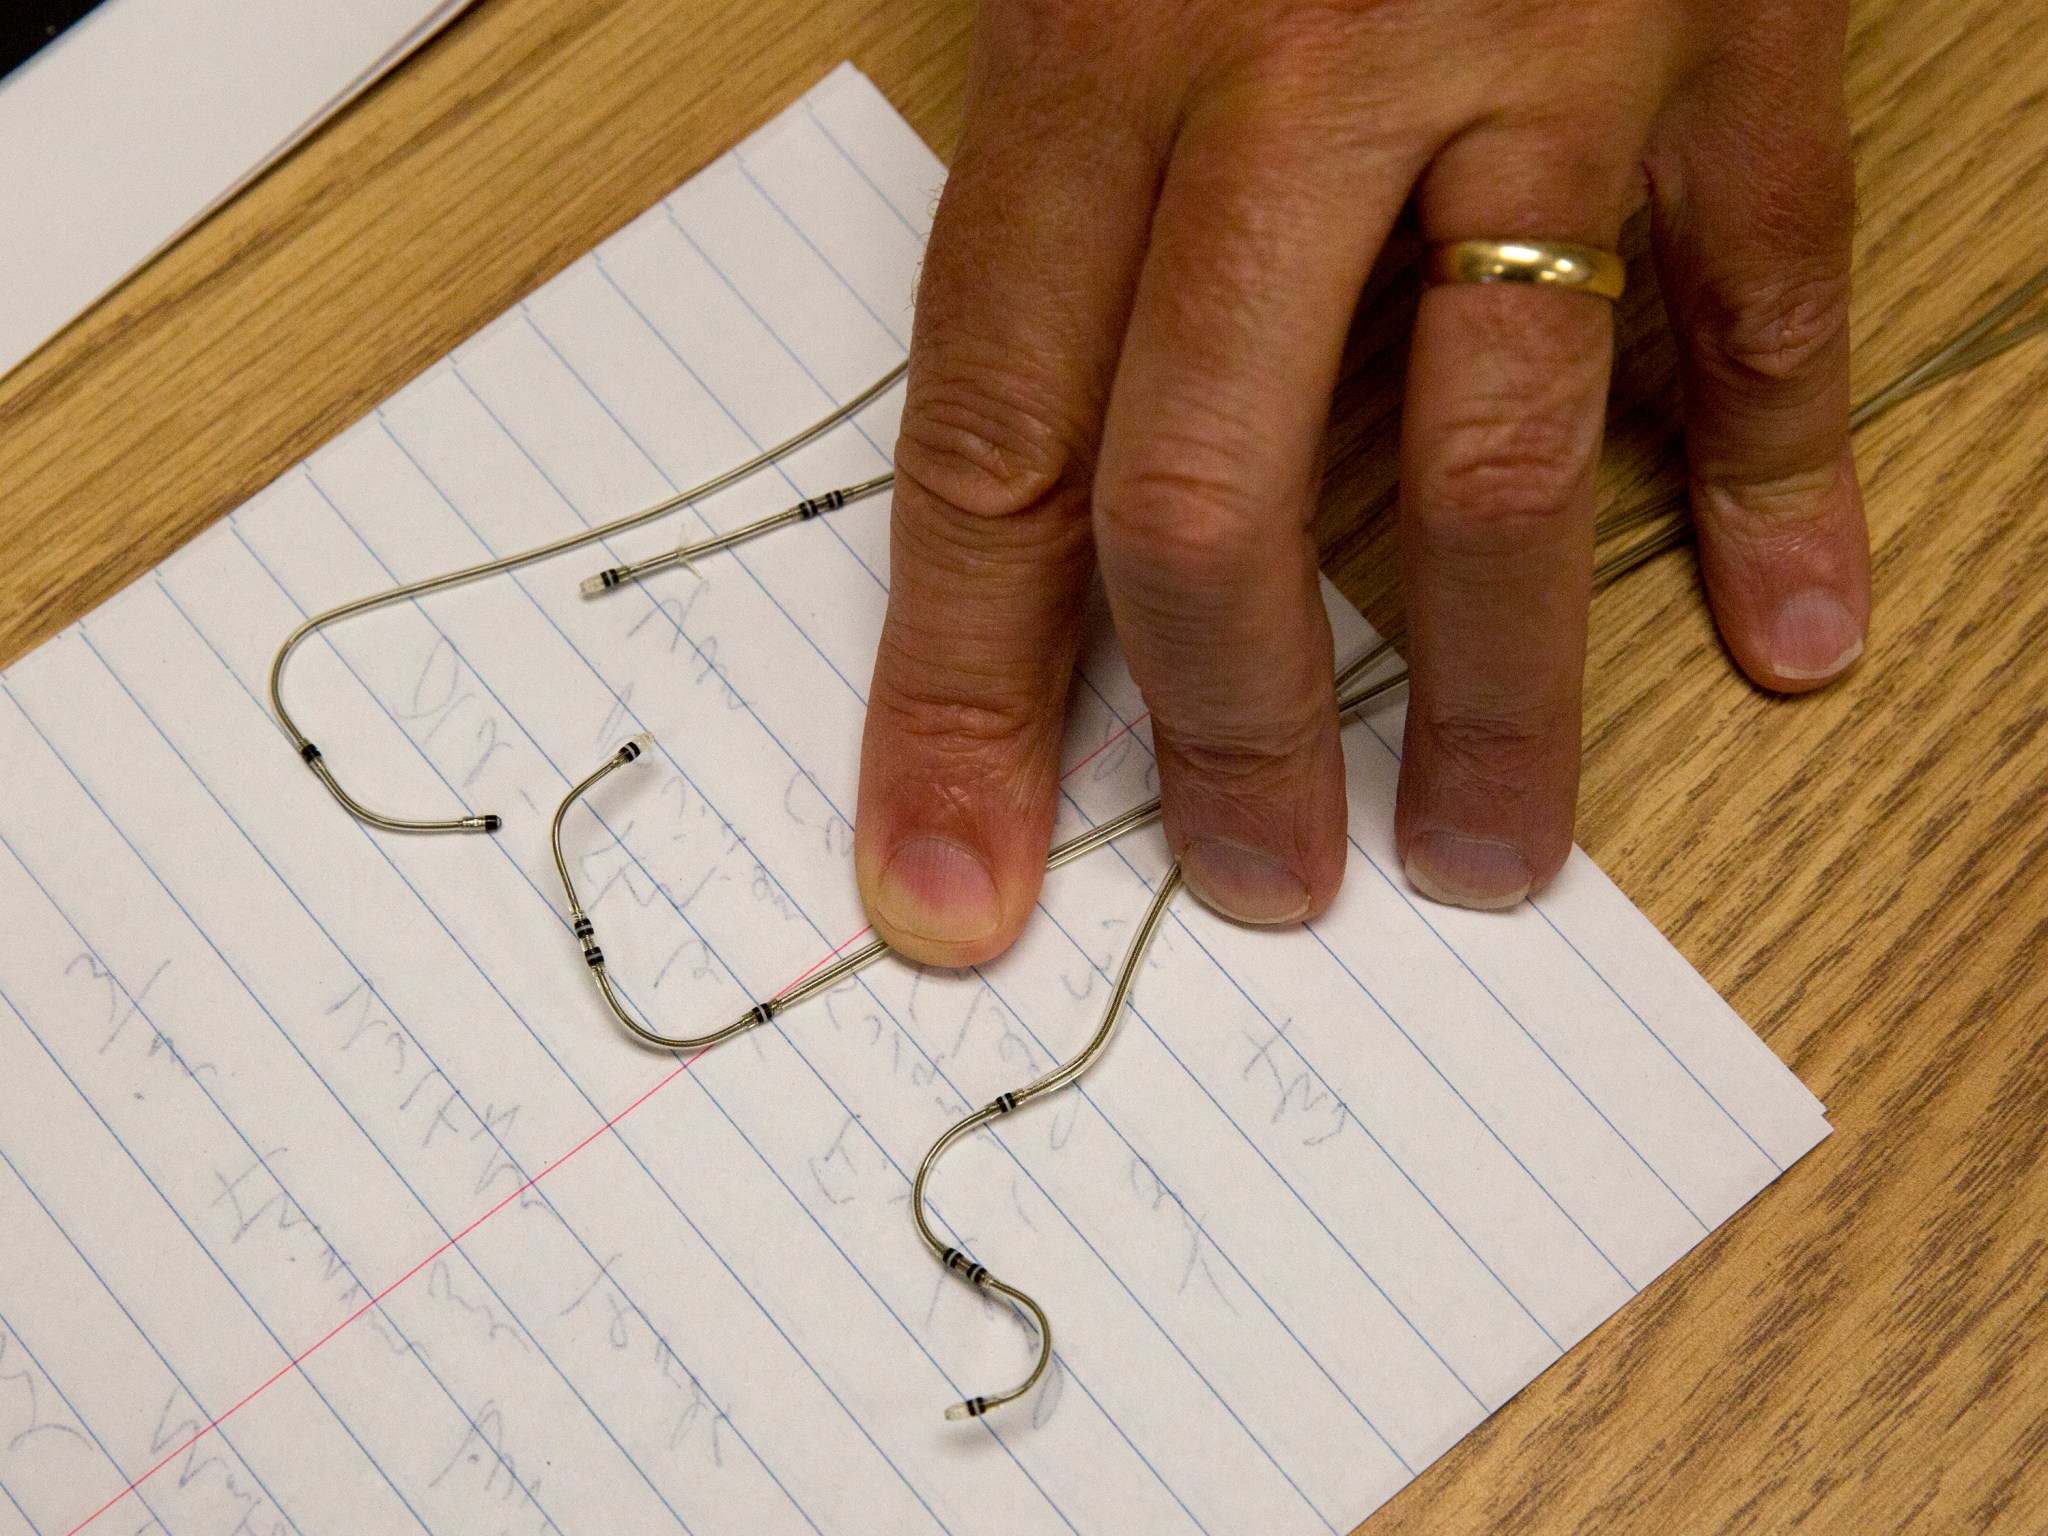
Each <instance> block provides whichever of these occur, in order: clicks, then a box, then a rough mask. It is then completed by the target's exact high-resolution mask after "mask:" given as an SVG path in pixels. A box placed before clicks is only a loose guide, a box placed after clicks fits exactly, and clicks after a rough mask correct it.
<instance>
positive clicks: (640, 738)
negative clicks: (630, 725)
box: [619, 731, 654, 763]
mask: <svg viewBox="0 0 2048 1536" xmlns="http://www.w3.org/2000/svg"><path fill="white" fill-rule="evenodd" d="M653 750H654V737H653V736H652V735H651V734H650V733H648V732H646V731H642V732H641V733H640V734H639V735H637V736H635V737H634V738H633V739H632V740H630V741H628V742H627V743H626V744H625V745H624V746H623V747H621V748H619V761H620V762H622V763H630V762H632V761H633V760H634V759H635V758H637V757H641V756H644V755H645V754H647V753H649V752H652V751H653Z"/></svg>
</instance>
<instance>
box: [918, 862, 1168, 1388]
mask: <svg viewBox="0 0 2048 1536" xmlns="http://www.w3.org/2000/svg"><path fill="white" fill-rule="evenodd" d="M1179 889H1180V865H1179V864H1178V863H1174V864H1169V865H1168V866H1167V867H1166V874H1165V877H1164V878H1163V879H1161V880H1160V882H1159V888H1158V889H1157V890H1156V891H1154V892H1153V893H1152V901H1151V904H1150V905H1149V906H1147V907H1146V908H1145V916H1144V919H1143V921H1141V922H1140V923H1139V924H1138V931H1137V933H1136V934H1135V935H1133V937H1132V939H1131V947H1130V949H1129V950H1128V951H1126V952H1125V954H1124V963H1123V965H1122V966H1121V967H1119V968H1118V970H1117V974H1116V984H1115V985H1114V986H1113V987H1112V988H1111V989H1110V994H1109V1006H1108V1007H1107V1008H1105V1009H1104V1010H1103V1013H1102V1022H1101V1023H1100V1024H1099V1025H1097V1026H1096V1029H1095V1034H1094V1035H1093V1036H1092V1037H1091V1038H1090V1039H1089V1041H1088V1043H1087V1044H1086V1045H1084V1046H1082V1047H1081V1049H1080V1050H1079V1051H1078V1052H1076V1053H1075V1054H1074V1055H1073V1056H1072V1057H1070V1058H1069V1059H1067V1060H1066V1061H1063V1062H1061V1063H1060V1064H1059V1065H1058V1066H1056V1067H1054V1068H1053V1069H1052V1070H1051V1071H1050V1072H1047V1073H1046V1074H1045V1075H1044V1076H1043V1077H1038V1078H1034V1079H1033V1080H1032V1081H1031V1082H1029V1083H1026V1084H1025V1085H1024V1086H1023V1087H1022V1088H1013V1089H1011V1090H1010V1091H1009V1092H1008V1093H1004V1094H999V1095H998V1096H997V1097H996V1098H994V1099H992V1100H990V1101H989V1102H988V1103H986V1104H984V1105H983V1106H982V1107H981V1108H980V1109H977V1110H976V1111H974V1113H973V1114H971V1115H967V1116H964V1117H963V1118H962V1119H960V1120H958V1121H956V1122H954V1124H953V1125H951V1126H950V1127H948V1128H947V1130H946V1133H945V1134H944V1135H943V1136H941V1137H940V1138H939V1139H938V1140H937V1141H935V1142H933V1143H932V1148H931V1150H930V1151H929V1152H927V1153H925V1155H924V1161H923V1162H922V1163H920V1164H918V1168H917V1178H916V1179H915V1180H914V1181H913V1182H912V1184H911V1186H910V1214H911V1218H912V1220H914V1221H915V1222H916V1223H917V1235H918V1236H919V1237H921V1238H923V1239H924V1243H925V1246H926V1247H927V1248H929V1249H931V1251H932V1253H933V1254H934V1255H935V1256H936V1257H937V1258H938V1261H939V1262H940V1263H941V1264H943V1265H944V1266H945V1267H946V1269H947V1270H948V1271H949V1272H950V1273H952V1274H956V1275H958V1276H959V1277H960V1278H961V1279H962V1280H964V1281H965V1282H966V1283H967V1284H969V1285H971V1286H973V1287H975V1288H976V1289H977V1290H983V1291H993V1292H995V1293H996V1294H997V1295H998V1296H1001V1297H1003V1298H1004V1299H1006V1300H1007V1301H1009V1302H1011V1303H1012V1304H1013V1305H1015V1306H1016V1307H1017V1308H1018V1309H1019V1310H1020V1311H1022V1312H1024V1313H1025V1314H1027V1315H1028V1316H1029V1318H1030V1319H1031V1321H1032V1322H1033V1323H1034V1324H1035V1325H1036V1326H1037V1328H1038V1358H1037V1359H1036V1360H1034V1361H1033V1362H1032V1365H1031V1370H1030V1373H1029V1374H1028V1375H1026V1376H1025V1378H1024V1379H1023V1380H1022V1381H1020V1382H1019V1383H1017V1385H1016V1386H1014V1387H1011V1388H1010V1389H1009V1390H1008V1391H1007V1392H998V1393H995V1394H994V1395H993V1396H984V1397H970V1398H968V1399H967V1400H966V1401H965V1402H960V1403H955V1404H953V1406H952V1407H950V1408H948V1409H947V1410H946V1417H947V1418H949V1419H978V1418H980V1417H981V1416H982V1415H983V1414H985V1413H987V1412H989V1411H990V1410H991V1409H994V1408H1000V1407H1002V1406H1003V1405H1004V1404H1005V1403H1014V1402H1015V1401H1017V1399H1018V1398H1020V1397H1022V1396H1024V1395H1025V1394H1026V1393H1027V1392H1029V1391H1030V1390H1031V1389H1032V1388H1033V1387H1035V1386H1037V1385H1038V1383H1039V1380H1040V1379H1041V1378H1042V1377H1043V1376H1044V1375H1045V1368H1046V1367H1047V1366H1048V1365H1050V1364H1051V1363H1052V1324H1051V1322H1049V1321H1048V1320H1047V1318H1046V1315H1045V1309H1044V1308H1043V1307H1041V1306H1040V1305H1039V1304H1038V1303H1037V1302H1036V1301H1034V1300H1033V1299H1032V1298H1031V1297H1030V1296H1028V1295H1026V1294H1025V1293H1024V1292H1023V1291H1021V1290H1019V1289H1018V1288H1017V1287H1016V1286H1014V1285H1011V1284H1009V1283H1008V1282H1007V1281H1004V1280H1000V1279H998V1278H997V1277H996V1276H995V1275H993V1274H991V1273H990V1272H989V1270H988V1268H987V1266H985V1265H983V1264H979V1263H977V1262H976V1261H975V1260H974V1259H972V1258H970V1257H969V1256H968V1255H967V1254H965V1253H963V1252H961V1251H960V1250H959V1249H958V1248H955V1247H953V1246H952V1245H951V1244H950V1243H946V1242H942V1241H941V1240H940V1238H939V1235H938V1233H936V1232H934V1231H933V1230H932V1224H931V1221H930V1220H929V1218H928V1217H927V1216H926V1214H925V1186H926V1185H927V1184H928V1183H930V1181H931V1176H932V1170H933V1169H934V1168H935V1167H937V1166H938V1162H939V1159H940V1158H941V1157H943V1156H944V1155H945V1154H946V1152H947V1151H948V1150H949V1149H950V1148H951V1147H952V1146H953V1145H954V1144H955V1143H956V1142H958V1141H960V1140H961V1138H963V1137H965V1136H966V1135H968V1134H969V1133H970V1132H972V1131H977V1130H979V1129H981V1127H983V1126H984V1125H988V1124H990V1123H991V1122H993V1121H996V1120H1000V1119H1002V1118H1003V1117H1004V1116H1005V1115H1010V1114H1014V1113H1015V1112H1016V1111H1018V1110H1019V1109H1022V1108H1023V1107H1024V1106H1025V1105H1026V1104H1029V1103H1030V1102H1031V1101H1032V1100H1033V1099H1041V1098H1044V1097H1045V1096H1046V1095H1047V1094H1050V1093H1057V1092H1059V1090H1060V1089H1062V1088H1064V1087H1066V1086H1067V1085H1068V1084H1069V1083H1072V1082H1074V1081H1076V1080H1077V1079H1078V1078H1079V1077H1080V1076H1081V1074H1082V1073H1084V1072H1086V1071H1087V1070H1088V1069H1089V1068H1090V1067H1092V1066H1094V1065H1095V1063H1096V1062H1097V1061H1098V1060H1100V1059H1101V1057H1102V1053H1103V1052H1104V1051H1105V1050H1107V1049H1108V1047H1109V1040H1110V1036H1111V1035H1113V1034H1114V1033H1115V1032H1116V1026H1117V1021H1118V1019H1119V1018H1120V1017H1121V1016H1122V1014H1123V1011H1124V1004H1125V1002H1126V1001H1128V1000H1129V998H1130V995H1131V986H1132V984H1133V982H1134V981H1135V980H1136V979H1137V975H1138V966H1139V964H1140V963H1141V962H1142V961H1143V960H1144V958H1145V951H1146V950H1147V949H1149V948H1150V947H1151V945H1152V935H1153V934H1154V933H1156V932H1157V931H1158V929H1159V920H1160V919H1161V918H1162V917H1164V916H1165V915H1166V906H1167V903H1168V902H1170V901H1172V900H1173V893H1174V892H1175V891H1177V890H1179Z"/></svg>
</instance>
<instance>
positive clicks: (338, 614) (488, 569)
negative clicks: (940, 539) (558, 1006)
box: [270, 363, 907, 832]
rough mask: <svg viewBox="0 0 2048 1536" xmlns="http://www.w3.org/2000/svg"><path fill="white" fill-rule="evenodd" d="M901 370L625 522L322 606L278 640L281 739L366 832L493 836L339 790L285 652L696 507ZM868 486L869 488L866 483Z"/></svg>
mask: <svg viewBox="0 0 2048 1536" xmlns="http://www.w3.org/2000/svg"><path fill="white" fill-rule="evenodd" d="M906 366H907V364H905V363H898V364H897V365H896V366H895V367H894V368H891V369H890V370H889V371H888V372H887V373H885V374H883V375H882V376H881V377H880V378H879V379H877V380H875V382H874V383H872V384H870V385H869V386H868V387H867V388H866V389H864V390H862V391H861V392H860V393H859V394H857V395H855V396H854V397H853V398H852V399H850V400H848V401H847V402H846V403H845V404H843V405H841V406H839V407H837V408H836V409H834V410H833V411H831V412H829V413H828V414H826V415H824V416H821V417H819V418H818V420H816V421H814V422H812V423H811V424H810V425H809V426H808V427H805V428H804V429H803V430H802V431H801V432H799V433H797V434H796V435H795V436H794V437H789V438H785V439H783V441H781V442H779V443H776V444H774V445H773V446H771V447H769V448H765V449H763V450H762V451H761V452H759V453H757V454H755V455H754V456H753V457H752V458H751V459H748V460H747V461H746V462H744V463H742V464H736V465H734V466H733V467H732V468H731V469H728V470H725V471H724V472H722V473H720V474H716V475H713V476H712V477H711V478H710V479H709V480H706V481H704V482H703V483H702V484H700V485H693V486H691V487H690V488H689V489H688V490H683V491H678V492H677V493H676V494H675V495H673V496H670V497H667V498H666V499H664V500H662V501H658V502H656V503H655V504H654V505H653V506H651V507H644V508H642V509H641V510H640V511H638V512H634V513H631V514H629V515H628V516H625V517H620V518H614V519H613V520H612V521H611V522H608V523H600V524H598V525H597V526H596V527H594V528H585V529H583V530H582V531H580V532H578V533H572V534H569V535H567V536H566V537H564V538H559V539H554V540H551V541H550V542H548V543H546V544H538V545H535V546H534V547H533V548H532V549H526V550H521V551H519V552H518V553H517V554H511V555H502V556H500V557H498V558H497V559H494V560H485V561H481V562H479V563H478V564H476V565H466V566H463V567H462V568H461V569H459V570H453V571H446V572H443V573H442V574H441V575H439V576H429V577H427V578H426V579H424V580H422V581H409V582H406V583H405V584H404V585H402V586H396V587H391V588H389V589H387V590H386V591H383V592H374V593H372V594H370V595H369V596H368V597H359V598H357V599H355V600H354V601H353V602H347V603H343V604H341V605H340V606H339V607H335V608H329V609H327V610H326V611H325V612H324V613H316V614H314V615H313V616H312V617H311V618H309V619H307V620H306V621H305V622H304V623H303V624H301V625H299V627H298V628H297V629H295V630H293V631H292V632H291V633H290V634H289V635H287V636H285V640H284V644H282V645H280V646H279V647H278V649H277V656H276V658H275V659H274V660H272V662H271V664H270V707H271V708H272V709H273V710H275V711H276V713H277V722H278V724H279V725H281V726H283V727H284V733H285V736H286V737H287V738H288V739H289V740H290V741H291V744H292V747H293V749H294V750H295V751H296V752H297V753H298V754H299V756H300V757H301V758H303V759H304V760H305V763H306V766H307V767H308V768H310V769H312V770H313V773H314V776H315V777H317V778H318V779H319V780H320V782H321V783H322V784H324V785H326V786H327V792H328V793H329V794H331V795H332V796H333V797H334V799H335V801H336V803H337V804H339V805H340V806H341V808H342V809H343V810H345V811H347V812H348V813H349V814H350V815H351V816H353V817H355V818H356V819H357V820H358V821H361V822H363V823H365V824H367V825H369V826H372V827H378V828H381V829H382V830H384V831H386V832H495V831H497V830H498V828H499V827H500V826H501V825H502V822H501V820H500V818H499V817H497V816H496V815H494V814H490V813H484V814H481V815H479V814H475V813H465V814H463V815H461V816H453V817H444V818H439V819H434V818H413V817H407V816H391V815H387V814H385V813H384V812H381V811H374V810H371V809H370V808H369V807H368V806H366V805H364V804H363V803H362V802H361V801H360V800H358V799H356V798H355V796H354V795H352V794H350V793H349V792H348V791H347V790H346V789H344V788H342V786H341V783H340V781H339V780H338V779H336V778H335V776H334V771H333V769H331V768H329V767H328V766H327V760H326V758H325V757H323V756H322V755H321V752H320V749H319V748H318V747H317V746H315V745H314V744H313V742H312V739H311V738H310V737H308V736H307V735H306V733H305V732H304V731H302V730H300V729H299V726H298V722H297V721H296V720H295V719H293V718H292V713H291V711H290V710H288V709H287V708H286V707H285V702H284V672H285V664H286V663H287V662H288V661H290V660H291V656H292V652H294V651H295V650H297V649H298V648H299V646H300V645H301V644H302V643H303V642H304V641H305V640H307V639H308V638H309V637H311V636H312V635H314V634H317V633H318V632H319V631H321V630H323V629H325V628H326V627H327V626H328V625H330V624H336V623H339V622H340V621H341V620H343V619H352V618H356V617H357V616H359V615H361V614H365V613H370V612H373V611H375V610H376V609H379V608H385V607H389V606H390V605H391V604H393V603H400V602H405V601H407V600H409V599H412V598H418V597H425V596H426V595H427V594H428V593H430V592H444V591H446V590H447V589H448V588H450V587H458V586H463V585H465V584H467V583H469V582H472V581H481V580H483V579H484V578H485V577H487V576H500V575H503V574H504V573H505V572H507V571H516V570H518V569H520V568H521V567H522V566H528V565H532V564H533V563H535V562H536V561H539V560H547V559H551V558H553V557H554V556H556V555H560V554H566V553H568V552H569V551H570V550H572V549H581V548H582V547H583V546H584V545H586V544H594V543H596V542H597V541H598V540H599V539H607V538H610V537H611V536H612V535H614V534H618V533H624V532H626V531H627V530H628V529H631V528H638V527H640V526H641V525H642V524H643V523H651V522H653V521H654V520H655V519H656V518H660V517H666V516H667V515H668V514H669V513H671V512H673V511H675V510H677V509H678V508H680V507H685V506H688V505H689V504H690V503H692V502H696V501H702V500H703V499H704V498H705V497H707V496H711V495H714V494H716V493H717V492H719V491H722V490H725V489H726V488H727V487H729V486H732V485H736V484H738V483H739V482H740V481H742V480H744V479H746V478H747V477H748V476H749V475H753V474H757V473H759V472H760V471H761V470H763V469H765V468H767V467H768V466H769V465H771V464H773V463H775V462H776V461H777V460H778V459H783V458H786V457H788V456H789V455H790V454H792V453H794V452H796V450H797V449H799V448H801V447H803V446H804V445H805V444H806V443H808V442H810V441H812V440H813V439H814V438H817V437H819V436H821V435H822V434H824V433H826V432H829V431H830V430H831V429H832V428H834V427H836V426H838V425H839V424H840V423H841V422H843V421H845V420H847V419H848V418H849V417H851V416H853V415H855V414H856V413H858V412H859V411H861V410H862V409H863V408H865V407H866V406H868V405H870V404H872V403H873V402H874V401H875V400H876V399H877V398H878V397H879V396H881V395H882V394H884V393H886V392H887V391H888V389H889V388H890V386H892V385H893V384H895V383H896V381H897V380H898V379H900V378H902V377H903V372H904V369H905V367H906ZM867 483H869V484H872V482H867ZM820 499H823V498H820ZM735 542H736V541H735Z"/></svg>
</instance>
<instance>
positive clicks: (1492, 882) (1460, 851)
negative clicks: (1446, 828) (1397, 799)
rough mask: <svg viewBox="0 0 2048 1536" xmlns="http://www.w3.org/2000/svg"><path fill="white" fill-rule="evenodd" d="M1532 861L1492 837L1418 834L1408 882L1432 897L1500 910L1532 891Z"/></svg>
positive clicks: (1450, 903) (1412, 848)
mask: <svg viewBox="0 0 2048 1536" xmlns="http://www.w3.org/2000/svg"><path fill="white" fill-rule="evenodd" d="M1529 881H1530V874H1529V861H1528V860H1527V859H1525V858H1523V857H1522V852H1521V850H1520V849H1519V848H1515V847H1513V846H1511V845H1509V844H1507V843H1503V842H1498V841H1496V840H1495V839H1493V838H1490V837H1465V836H1463V835H1462V834H1460V833H1457V832H1436V831H1430V832H1418V833H1417V834H1416V835H1415V838H1414V840H1413V841H1412V842H1410V843H1409V845H1408V883H1409V884H1410V885H1413V886H1414V887H1415V889H1417V890H1418V891H1420V892H1422V894H1423V895H1425V896H1427V897H1428V898H1429V899H1430V900H1431V901H1440V902H1442V903H1444V905H1446V906H1451V907H1475V908H1477V909H1478V910H1479V911H1481V912H1499V911H1503V910H1505V909H1506V908H1508V907H1512V906H1514V905H1516V904H1517V903H1519V902H1520V901H1521V899H1522V898H1523V897H1524V896H1526V895H1528V894H1529Z"/></svg>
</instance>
